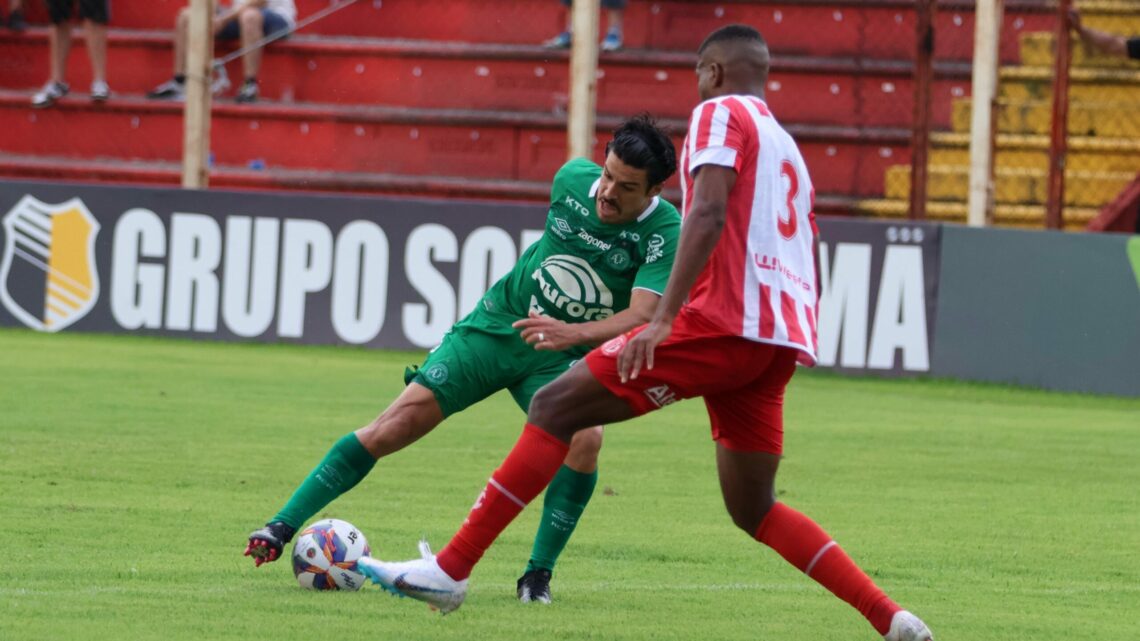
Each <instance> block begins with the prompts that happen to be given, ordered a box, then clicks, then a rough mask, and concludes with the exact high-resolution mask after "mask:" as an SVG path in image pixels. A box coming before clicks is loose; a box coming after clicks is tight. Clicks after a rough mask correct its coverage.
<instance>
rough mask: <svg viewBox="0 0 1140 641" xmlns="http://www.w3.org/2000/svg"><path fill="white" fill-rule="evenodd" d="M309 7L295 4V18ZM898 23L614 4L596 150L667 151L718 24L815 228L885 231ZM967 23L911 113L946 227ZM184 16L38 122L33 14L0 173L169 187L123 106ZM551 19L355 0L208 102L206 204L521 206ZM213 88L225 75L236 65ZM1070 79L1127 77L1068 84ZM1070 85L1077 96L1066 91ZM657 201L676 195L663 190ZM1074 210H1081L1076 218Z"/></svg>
mask: <svg viewBox="0 0 1140 641" xmlns="http://www.w3.org/2000/svg"><path fill="white" fill-rule="evenodd" d="M328 4H329V2H328V0H299V1H298V2H297V6H298V11H299V17H301V18H304V17H305V16H307V15H311V14H312V13H314V12H316V11H318V10H320V9H322V8H324V7H327V6H328ZM913 4H914V3H913V2H907V1H903V0H865V1H863V2H845V1H836V0H832V1H819V0H810V1H799V2H792V1H783V2H775V1H753V2H739V1H726V2H718V3H710V2H698V1H696V0H659V1H652V2H650V1H639V0H634V1H633V2H631V3H630V6H629V8H628V9H627V10H626V16H625V23H626V24H625V47H626V49H625V50H623V51H621V52H618V53H607V54H603V55H602V57H601V63H600V70H599V80H598V112H599V117H598V127H599V130H606V129H608V128H611V127H613V126H614V125H615V124H616V123H617V122H618V120H619V119H620V117H622V116H625V115H628V114H630V113H632V112H636V111H641V110H648V111H651V112H653V113H654V114H655V115H657V116H659V117H661V118H663V119H665V121H666V123H667V124H669V125H670V126H671V127H672V128H673V129H674V131H675V132H676V134H677V136H676V140H677V142H678V143H679V142H680V140H681V138H682V136H683V128H684V119H685V118H686V116H687V114H688V111H689V109H691V107H692V106H693V104H695V102H696V95H695V88H694V82H693V75H692V67H693V63H694V61H695V55H694V53H693V52H694V50H695V48H696V46H697V45H698V44H699V40H700V38H701V36H702V35H703V34H705V33H707V32H708V31H709V30H710V29H712V28H714V27H715V26H717V25H721V24H724V23H726V22H731V21H740V22H747V23H750V24H753V25H755V26H757V27H758V28H760V29H761V30H762V31H764V32H765V34H766V35H767V37H768V38H769V40H770V45H771V47H772V50H773V52H774V62H773V72H772V77H771V83H770V86H769V96H768V99H769V103H770V105H771V107H772V109H773V112H774V113H775V114H776V115H777V117H779V118H780V119H781V120H782V121H783V122H784V123H785V124H786V126H787V128H788V130H789V131H790V132H791V133H792V134H793V135H795V136H796V138H797V140H798V141H799V143H800V145H801V149H802V150H803V154H804V157H805V159H806V161H807V162H808V164H809V166H810V167H811V169H812V175H813V178H814V180H815V183H816V185H815V187H816V192H817V203H818V206H817V209H818V211H819V212H820V213H833V214H835V213H838V214H849V213H856V214H871V215H887V216H892V215H895V216H897V215H905V213H906V202H905V200H904V199H905V198H906V195H907V194H906V191H907V189H908V188H909V179H908V178H907V176H908V173H909V159H910V149H909V144H910V133H911V132H910V120H911V115H912V112H913V109H912V105H913V99H912V87H913V84H912V66H913V65H912V64H911V60H913V57H914V21H915V17H914V14H913ZM969 4H971V3H968V2H951V1H944V2H941V3H940V5H941V6H943V7H944V10H942V11H940V13H939V15H938V19H937V30H938V31H939V33H946V34H950V33H954V34H956V35H954V36H953V37H940V38H939V40H938V41H937V53H938V63H937V64H936V68H935V81H934V84H933V94H932V95H933V118H934V125H935V127H936V128H938V129H943V130H945V132H944V133H937V134H935V135H934V137H933V147H934V151H933V154H932V166H931V174H932V177H933V178H934V179H933V180H932V181H931V184H932V186H933V187H934V189H932V191H931V198H932V199H935V200H937V201H938V202H935V203H933V204H932V208H931V215H932V216H934V217H940V218H951V219H960V218H961V216H959V210H961V212H964V205H960V204H959V203H958V202H957V199H958V195H959V190H958V188H959V186H961V185H964V176H965V174H964V173H962V172H963V171H964V169H962V168H963V167H965V164H964V161H963V160H962V158H963V157H964V155H965V153H966V147H967V145H966V142H965V141H966V135H965V134H964V133H962V132H963V131H964V130H963V129H961V126H962V125H963V123H964V122H965V121H966V120H968V108H969V107H968V95H969V81H970V77H969V76H970V64H969V60H970V56H971V54H972V33H973V21H972V16H971V14H970V13H969V12H968V11H962V10H960V9H961V8H962V7H966V5H969ZM1010 4H1012V5H1014V6H1020V5H1041V4H1042V3H1041V2H1029V1H1028V0H1021V1H1020V2H1018V0H1009V1H1008V2H1007V5H1010ZM33 5H35V3H33ZM184 5H185V0H121V1H120V2H117V3H116V5H115V13H114V16H113V22H112V25H111V26H112V30H111V32H110V34H111V35H110V62H109V66H110V68H111V69H112V75H113V77H112V79H111V80H112V85H113V86H114V88H115V90H116V92H117V94H116V96H115V98H114V99H113V100H112V101H111V102H109V103H107V104H105V105H93V104H91V103H90V102H89V101H88V100H87V99H86V97H85V96H83V95H81V94H80V95H72V96H69V97H68V98H67V99H65V100H63V101H61V102H60V104H59V105H58V106H57V107H56V108H54V109H51V110H33V109H32V107H31V105H30V104H29V97H30V91H31V89H32V88H34V87H37V86H38V85H39V84H41V83H42V80H43V78H44V69H45V65H46V51H47V33H46V30H45V29H44V28H43V26H42V25H43V24H44V23H45V22H46V16H45V15H43V12H42V10H41V9H39V8H38V6H35V7H31V8H30V9H31V10H30V11H29V18H30V21H31V22H32V24H33V27H32V28H30V29H29V30H28V31H27V32H26V33H23V34H13V33H9V32H0V47H2V48H3V51H4V52H5V57H6V60H5V62H4V63H3V64H4V65H5V71H4V73H3V74H2V75H0V129H2V130H3V131H5V132H6V135H5V136H4V137H3V138H0V175H3V176H10V177H36V178H58V179H67V180H85V181H87V180H91V181H113V182H129V183H163V184H176V183H177V181H178V177H179V166H178V162H179V159H180V157H181V136H182V130H181V110H180V106H179V105H177V104H165V103H156V102H153V101H147V100H145V99H143V97H142V96H143V94H145V92H146V91H147V90H148V89H150V88H151V87H153V86H154V85H155V84H156V83H158V82H160V81H162V80H163V79H164V78H166V77H167V76H168V75H169V68H170V55H171V53H170V48H171V45H170V40H171V38H170V28H171V25H172V24H173V21H174V17H175V15H176V14H177V12H178V10H179V9H181V8H182V7H183V6H184ZM958 5H961V7H958V8H959V10H955V7H956V6H958ZM967 8H968V7H967ZM562 18H563V16H562V13H561V8H560V6H559V5H558V3H556V2H551V1H550V0H384V1H383V2H379V1H377V0H360V1H358V2H356V3H355V4H354V5H352V6H349V7H347V8H345V9H343V10H342V11H340V12H337V13H335V14H333V15H331V16H330V17H328V18H327V19H325V20H322V21H320V22H317V23H315V24H313V25H311V26H310V27H308V28H306V29H305V30H303V31H302V32H301V33H298V34H296V35H294V36H292V37H290V38H289V39H287V40H285V41H283V42H280V43H275V44H273V45H271V46H270V47H269V48H268V49H267V51H266V56H265V62H264V66H263V71H262V74H261V88H262V92H261V95H262V101H261V102H259V103H257V104H255V105H248V106H247V105H235V104H233V102H232V100H231V99H229V98H222V99H217V100H215V102H214V110H213V113H214V119H213V123H212V145H211V149H212V156H213V160H214V165H213V170H212V173H211V184H212V185H215V186H228V187H243V188H272V189H281V188H286V189H309V190H337V191H352V192H361V193H407V194H419V195H447V196H467V197H487V198H496V199H513V200H528V201H541V200H543V199H544V198H545V196H546V187H547V181H548V180H549V178H550V176H551V175H552V174H553V172H554V171H555V170H556V169H557V167H558V166H559V165H560V164H561V162H562V161H563V160H564V153H565V152H564V147H565V136H564V133H563V129H564V117H565V116H564V114H565V108H566V102H567V89H566V87H567V77H566V76H567V71H568V65H567V55H568V54H567V53H566V52H552V51H549V50H546V49H543V48H542V47H541V42H540V40H541V36H542V35H543V34H547V33H553V32H556V31H557V30H558V29H559V28H561V26H562V24H561V21H562ZM1051 20H1052V16H1049V15H1047V14H1045V13H1044V12H1042V11H1040V10H1038V11H1028V12H1026V13H1024V16H1023V19H1022V20H1021V21H1020V22H1019V23H1018V24H1017V25H1016V26H1010V25H1012V23H1010V25H1007V29H1008V30H1010V33H1009V34H1004V33H1003V44H1002V59H1003V62H1005V63H1009V64H1011V65H1012V64H1014V63H1016V62H1018V61H1023V62H1024V61H1025V60H1024V59H1026V58H1027V56H1028V57H1029V58H1028V59H1029V60H1031V61H1032V64H1030V63H1028V62H1025V64H1024V66H1023V67H1010V68H1008V69H1007V70H1006V71H1004V72H1003V79H1005V80H1006V82H1005V83H1004V86H1005V90H1006V91H1009V92H1014V91H1019V92H1022V93H1028V92H1031V91H1033V90H1034V88H1035V87H1038V85H1040V83H1039V82H1038V81H1036V80H1034V79H1032V78H1027V77H1026V78H1023V77H1020V76H1018V74H1026V73H1040V72H1042V71H1047V68H1046V67H1044V66H1043V65H1047V62H1045V61H1044V60H1042V59H1041V57H1042V56H1043V55H1045V54H1048V52H1049V51H1050V50H1049V49H1048V47H1049V43H1048V42H1047V41H1045V42H1043V41H1042V36H1041V35H1040V32H1047V31H1048V29H1049V24H1050V21H1051ZM1095 21H1096V18H1095V17H1093V16H1090V22H1094V23H1095ZM1007 22H1009V21H1007ZM967 35H968V36H970V37H965V36H967ZM1006 35H1008V37H1006ZM1019 35H1020V36H1021V38H1020V40H1019V39H1018V36H1019ZM225 51H228V49H222V48H219V49H218V53H219V54H221V53H224V52H225ZM1031 54H1032V56H1036V57H1032V56H1031ZM74 58H76V57H75V56H73V60H72V61H71V65H70V67H69V72H70V74H71V77H72V78H73V79H74V81H73V83H72V84H73V86H75V87H83V86H85V83H86V82H87V81H88V80H89V78H88V77H87V74H88V73H89V72H88V70H87V69H86V68H85V67H84V66H83V65H82V64H81V62H82V61H81V60H75V59H74ZM229 71H230V75H231V77H240V73H239V71H240V69H239V67H238V63H236V62H235V63H233V64H232V65H231V66H230V68H229ZM1078 72H1079V73H1089V74H1092V75H1096V74H1099V73H1132V72H1131V71H1130V70H1123V71H1122V70H1119V69H1118V70H1116V71H1108V72H1104V71H1098V70H1096V69H1092V68H1087V69H1086V68H1084V67H1082V68H1080V69H1078ZM1090 77H1091V76H1090ZM1097 77H1099V76H1097ZM1075 82H1076V83H1077V86H1078V87H1079V86H1080V84H1081V82H1082V81H1081V80H1079V79H1075ZM1047 90H1048V88H1047V87H1046V88H1045V91H1047ZM1011 95H1012V94H1011ZM1033 100H1034V101H1035V102H1034V105H1035V108H1034V109H1030V110H1028V111H1027V110H1024V109H1018V108H1014V107H1012V106H1011V107H1008V108H1005V109H1003V111H1002V114H1003V127H1004V129H1003V131H1004V130H1008V129H1010V128H1011V125H1012V124H1013V123H1014V120H1016V118H1021V119H1022V120H1019V121H1017V122H1021V123H1022V124H1023V126H1022V127H1021V130H1017V132H1016V134H1015V133H1014V131H1012V130H1011V136H1012V137H1006V138H1003V140H1002V145H1001V151H1000V152H999V156H998V163H999V174H998V175H999V184H1000V185H1004V184H1007V183H1011V184H1014V185H1015V186H1014V187H1011V188H1009V189H1008V190H1007V189H1004V188H1002V187H999V189H1002V192H1001V193H1002V194H1003V196H1002V197H1001V201H1002V202H1003V203H1004V204H1007V205H1010V206H1019V207H1027V206H1028V207H1030V208H1032V207H1033V206H1035V205H1034V204H1033V203H1032V202H1027V201H1025V200H1026V199H1020V200H1019V199H1018V198H1019V197H1020V196H1036V195H1038V192H1039V191H1040V190H1041V189H1042V187H1040V186H1039V184H1041V183H1042V180H1041V179H1040V178H1039V174H1040V171H1039V170H1038V169H1035V168H1033V167H1026V168H1025V169H1026V170H1027V171H1033V172H1037V173H1034V174H1033V175H1032V176H1030V177H1028V178H1022V177H1020V175H1018V176H1017V177H1015V178H1007V177H1006V175H1007V173H1008V171H1009V169H1005V168H1006V167H1011V165H1009V163H1007V162H1004V159H1006V158H1010V157H1012V154H1018V153H1036V154H1037V155H1038V156H1039V155H1040V152H1037V151H1035V150H1037V148H1038V147H1039V146H1040V145H1046V147H1047V137H1045V138H1042V137H1041V135H1040V132H1039V131H1038V129H1039V126H1038V125H1037V124H1036V123H1038V122H1039V121H1040V120H1041V119H1042V118H1044V119H1045V120H1044V122H1045V123H1046V126H1047V122H1048V97H1047V96H1043V97H1042V96H1033ZM1041 109H1044V112H1042V111H1041ZM963 110H965V111H963ZM963 114H966V116H963ZM1015 114H1016V118H1015ZM1073 117H1074V118H1081V117H1085V118H1095V117H1096V112H1095V108H1089V109H1085V110H1082V109H1074V116H1073ZM1022 130H1024V131H1022ZM1007 138H1008V139H1007ZM1039 139H1040V140H1039ZM1113 140H1120V141H1122V142H1120V143H1119V144H1115V145H1110V146H1109V147H1107V148H1104V149H1102V147H1101V146H1098V145H1101V142H1100V139H1097V140H1096V141H1092V142H1090V143H1087V144H1088V145H1090V147H1089V151H1088V153H1096V154H1100V155H1105V154H1107V155H1108V156H1111V157H1112V158H1113V159H1114V160H1118V161H1119V164H1120V166H1119V169H1117V170H1116V172H1115V173H1113V174H1112V175H1108V176H1103V177H1102V176H1099V174H1098V176H1097V178H1096V180H1097V181H1099V183H1103V185H1102V187H1103V190H1105V191H1106V192H1107V191H1112V189H1113V188H1116V190H1117V191H1119V187H1120V186H1122V184H1121V183H1120V180H1119V178H1120V177H1119V176H1118V175H1116V174H1123V173H1124V172H1125V167H1126V166H1132V167H1135V166H1137V165H1140V163H1137V162H1136V159H1137V153H1138V152H1137V148H1138V147H1140V141H1137V139H1135V138H1132V139H1131V142H1130V143H1129V142H1127V140H1128V139H1125V138H1123V137H1122V138H1119V139H1117V138H1114V139H1113ZM1042 141H1044V142H1042ZM1082 144H1086V143H1082V142H1081V140H1077V141H1075V142H1074V151H1075V152H1076V153H1075V154H1074V164H1079V158H1080V154H1081V153H1084V152H1082V151H1081V149H1082ZM1129 145H1131V146H1129ZM1093 148H1095V151H1094V149H1093ZM1106 157H1107V156H1106ZM1025 162H1026V163H1028V162H1029V161H1028V160H1026V161H1025ZM1042 162H1043V160H1042ZM1129 163H1132V165H1129ZM1018 167H1021V166H1020V165H1018ZM1073 170H1074V171H1078V172H1079V171H1081V170H1080V169H1079V168H1078V167H1074V168H1073ZM1078 175H1079V174H1078ZM942 178H946V179H945V180H942ZM1125 182H1127V181H1125ZM671 187H672V188H673V190H674V191H673V192H672V195H674V196H675V195H676V192H675V188H676V182H675V180H674V181H673V183H671ZM1006 191H1009V197H1005V195H1004V194H1006ZM961 193H962V194H964V190H962V191H961ZM1097 193H1099V190H1098V192H1097ZM1113 195H1115V192H1113V193H1111V194H1109V195H1108V198H1111V197H1112V196H1113ZM963 202H964V197H963ZM1033 202H1036V201H1033ZM1075 204H1081V205H1084V206H1087V208H1090V209H1089V211H1093V210H1092V209H1091V208H1092V207H1094V206H1095V203H1093V202H1091V201H1090V202H1088V203H1085V201H1080V202H1079V203H1075ZM1038 209H1039V208H1038ZM1003 211H1004V210H1003ZM1036 212H1037V210H1036V209H1033V210H1032V211H1029V210H1026V212H1025V213H1024V215H1021V216H1020V217H1017V216H1014V217H1010V216H1005V215H1004V214H1003V215H1002V216H1001V217H1000V218H999V220H1000V221H1002V222H1022V221H1023V220H1030V219H1033V218H1034V217H1036V219H1040V214H1039V213H1036ZM963 215H964V214H963Z"/></svg>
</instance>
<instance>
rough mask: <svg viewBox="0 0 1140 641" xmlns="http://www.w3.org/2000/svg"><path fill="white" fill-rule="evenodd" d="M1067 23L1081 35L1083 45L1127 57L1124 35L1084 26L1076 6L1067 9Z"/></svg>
mask: <svg viewBox="0 0 1140 641" xmlns="http://www.w3.org/2000/svg"><path fill="white" fill-rule="evenodd" d="M1069 24H1070V25H1072V27H1073V29H1074V30H1075V31H1076V32H1077V35H1079V36H1080V37H1081V41H1082V42H1084V43H1085V46H1087V47H1090V48H1092V49H1096V50H1097V51H1100V52H1101V53H1105V54H1108V55H1110V56H1118V57H1120V58H1127V57H1128V40H1127V39H1126V38H1125V37H1124V36H1118V35H1115V34H1111V33H1106V32H1104V31H1098V30H1096V29H1093V28H1092V27H1086V26H1085V25H1084V23H1082V22H1081V14H1080V12H1079V11H1077V9H1076V8H1072V9H1069Z"/></svg>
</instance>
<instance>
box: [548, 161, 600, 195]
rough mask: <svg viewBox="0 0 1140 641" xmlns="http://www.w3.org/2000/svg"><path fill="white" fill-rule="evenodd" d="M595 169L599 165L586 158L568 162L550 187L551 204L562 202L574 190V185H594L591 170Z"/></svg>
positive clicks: (557, 173) (558, 172)
mask: <svg viewBox="0 0 1140 641" xmlns="http://www.w3.org/2000/svg"><path fill="white" fill-rule="evenodd" d="M595 167H597V165H595V164H594V163H593V162H590V161H589V160H586V159H585V158H574V159H573V160H568V161H566V164H564V165H562V167H561V168H560V169H559V170H558V171H557V172H556V173H555V174H554V180H553V181H552V182H551V186H550V203H551V204H554V203H556V202H561V201H562V199H563V198H564V197H565V194H566V193H567V192H570V191H572V190H573V189H574V185H581V184H586V185H589V184H592V182H593V178H592V177H591V176H590V173H591V169H593V168H595Z"/></svg>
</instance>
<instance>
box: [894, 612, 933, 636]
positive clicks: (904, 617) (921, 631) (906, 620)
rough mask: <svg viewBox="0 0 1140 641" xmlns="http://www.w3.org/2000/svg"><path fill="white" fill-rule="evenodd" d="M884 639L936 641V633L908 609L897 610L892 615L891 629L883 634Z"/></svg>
mask: <svg viewBox="0 0 1140 641" xmlns="http://www.w3.org/2000/svg"><path fill="white" fill-rule="evenodd" d="M883 639H884V641H934V633H932V632H931V631H930V628H928V627H926V624H925V623H923V622H922V619H920V618H918V617H916V616H914V615H913V614H911V613H910V612H907V611H906V610H899V611H898V612H895V616H893V617H891V629H890V630H889V631H887V633H886V634H884V635H883Z"/></svg>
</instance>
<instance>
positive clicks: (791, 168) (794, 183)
mask: <svg viewBox="0 0 1140 641" xmlns="http://www.w3.org/2000/svg"><path fill="white" fill-rule="evenodd" d="M780 175H781V176H783V177H785V178H787V179H788V197H787V200H786V201H785V203H786V204H787V208H786V210H785V211H782V212H780V213H779V214H778V215H777V216H776V228H777V229H779V230H780V235H781V236H783V237H784V239H786V240H791V239H793V238H795V236H796V231H797V228H798V226H799V222H798V220H799V216H797V215H796V205H795V202H794V201H795V199H796V196H798V195H799V193H800V180H799V177H797V176H796V167H795V165H793V164H792V161H790V160H785V161H783V162H781V163H780ZM785 216H787V218H786V219H785Z"/></svg>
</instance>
